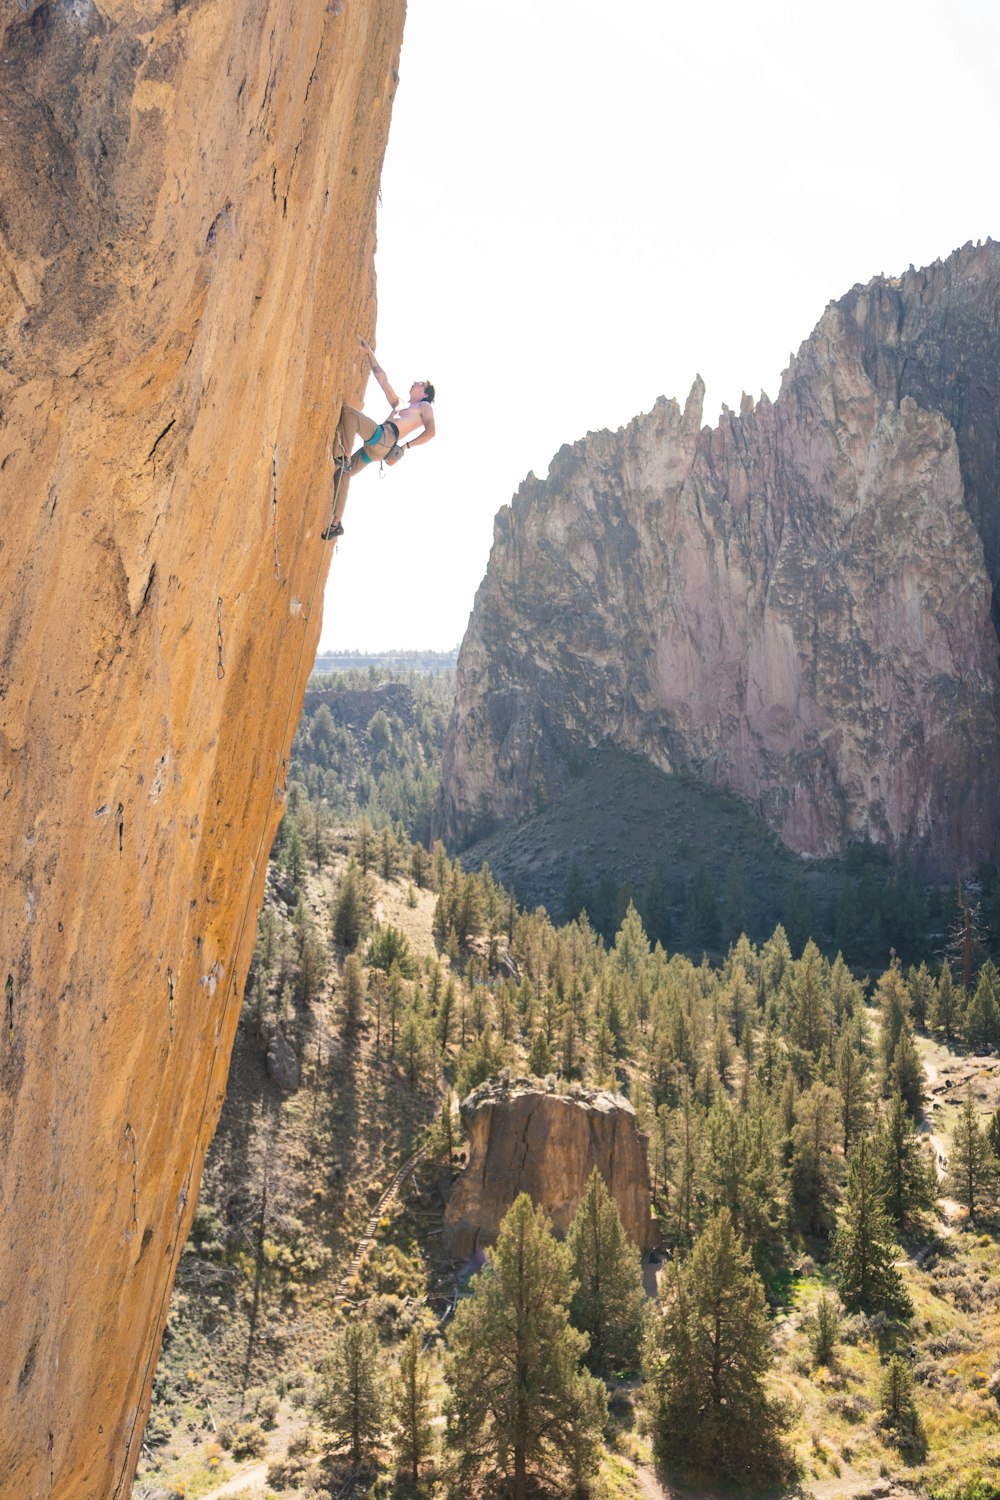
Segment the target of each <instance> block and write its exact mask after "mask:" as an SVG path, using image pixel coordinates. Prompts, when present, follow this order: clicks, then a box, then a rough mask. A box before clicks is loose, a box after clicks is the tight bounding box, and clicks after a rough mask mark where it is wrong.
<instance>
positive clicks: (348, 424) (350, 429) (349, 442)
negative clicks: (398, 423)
mask: <svg viewBox="0 0 1000 1500" xmlns="http://www.w3.org/2000/svg"><path fill="white" fill-rule="evenodd" d="M378 430H379V424H378V423H377V422H373V421H372V419H371V417H369V416H366V415H365V413H364V412H363V411H358V410H357V409H356V408H355V407H353V406H345V407H343V408H342V409H341V413H340V421H339V422H338V423H337V442H336V452H335V454H334V458H335V459H341V458H350V459H351V463H350V466H349V467H348V468H347V469H346V470H345V471H341V470H340V469H339V468H338V469H337V470H336V471H335V473H334V481H333V521H332V523H331V524H332V525H333V526H339V524H340V522H341V519H342V517H343V514H344V506H345V505H346V504H347V485H348V481H349V479H350V477H351V475H352V474H356V473H357V472H358V470H359V469H360V468H361V467H362V463H363V460H362V457H361V454H362V452H363V450H362V449H361V448H359V449H358V451H357V453H354V454H353V457H352V452H353V448H354V444H355V441H356V439H357V438H358V437H360V438H361V440H362V442H363V443H367V442H369V441H370V439H371V438H373V437H374V436H375V433H376V432H378Z"/></svg>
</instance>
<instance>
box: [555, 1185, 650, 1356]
mask: <svg viewBox="0 0 1000 1500" xmlns="http://www.w3.org/2000/svg"><path fill="white" fill-rule="evenodd" d="M566 1243H567V1244H568V1246H569V1248H570V1252H571V1254H572V1257H573V1260H572V1273H573V1276H574V1277H575V1279H576V1282H577V1288H576V1291H575V1292H574V1293H573V1300H572V1301H571V1303H570V1309H569V1312H570V1318H571V1319H572V1321H573V1324H574V1326H575V1327H577V1328H579V1329H581V1330H582V1331H583V1332H584V1333H586V1334H588V1335H589V1337H590V1347H589V1349H588V1350H587V1354H586V1362H587V1365H588V1367H589V1368H590V1369H591V1370H593V1371H594V1373H595V1374H597V1375H607V1374H609V1373H610V1372H611V1371H612V1370H614V1369H630V1368H634V1367H635V1366H636V1365H637V1364H638V1361H639V1349H640V1345H641V1343H642V1314H643V1308H644V1306H645V1294H644V1292H643V1287H642V1270H641V1266H640V1258H639V1251H638V1249H637V1248H636V1246H635V1245H633V1243H632V1241H631V1240H630V1239H629V1237H628V1235H627V1234H626V1233H625V1229H624V1227H623V1225H622V1221H621V1216H620V1214H619V1212H618V1205H617V1204H616V1203H615V1200H614V1199H613V1198H612V1196H611V1194H610V1193H609V1192H608V1189H607V1186H606V1184H605V1181H604V1178H603V1177H602V1176H601V1174H600V1172H599V1171H598V1170H597V1168H596V1167H595V1168H594V1170H593V1172H592V1173H591V1174H590V1181H589V1182H588V1183H587V1191H586V1192H585V1193H584V1195H583V1198H582V1200H581V1202H580V1206H579V1208H578V1209H577V1211H576V1213H575V1215H574V1217H573V1222H572V1223H571V1224H570V1226H569V1232H568V1233H567V1236H566Z"/></svg>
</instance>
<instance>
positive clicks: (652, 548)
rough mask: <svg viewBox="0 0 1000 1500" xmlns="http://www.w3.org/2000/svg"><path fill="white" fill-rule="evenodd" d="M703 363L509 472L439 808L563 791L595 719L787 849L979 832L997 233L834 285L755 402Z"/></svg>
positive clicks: (960, 858)
mask: <svg viewBox="0 0 1000 1500" xmlns="http://www.w3.org/2000/svg"><path fill="white" fill-rule="evenodd" d="M702 396H703V387H702V385H701V383H700V381H698V382H696V383H695V386H694V389H693V390H692V391H691V394H690V396H689V398H688V401H687V403H686V405H685V407H684V410H683V411H681V410H680V408H679V407H678V405H677V403H676V402H674V401H666V400H663V399H661V400H660V401H658V402H657V404H656V406H655V407H654V409H653V411H652V412H650V413H649V414H648V415H646V416H642V417H638V418H636V420H635V421H633V422H632V423H631V424H630V425H629V426H628V427H626V428H624V429H622V430H620V431H618V432H600V433H592V434H590V435H588V437H587V438H586V439H584V440H583V441H581V442H578V443H575V444H574V445H573V446H571V447H565V448H562V449H561V450H560V451H559V453H558V454H557V455H556V457H555V458H554V460H553V462H552V465H551V468H550V472H549V476H548V478H547V479H546V480H544V481H539V480H536V479H535V478H534V477H533V476H529V478H528V479H527V480H526V482H525V483H524V485H523V486H522V487H521V490H520V491H519V493H518V494H517V496H516V497H515V499H514V502H513V504H512V505H511V506H509V507H506V506H505V507H504V508H503V509H502V510H501V512H500V513H499V515H498V517H497V521H496V527H495V533H494V544H493V551H492V554H491V557H490V563H489V568H488V571H487V574H486V577H485V579H484V580H483V583H482V584H481V586H480V589H479V592H478V594H477V596H476V603H475V608H474V611H473V615H472V618H471V621H470V624H469V629H468V632H467V634H466V637H465V640H464V642H463V646H462V651H461V656H460V660H459V667H458V683H457V703H456V707H455V711H454V715H453V719H452V723H451V727H450V730H449V736H448V741H447V745H446V748H445V763H444V775H443V788H442V796H441V802H440V806H439V818H438V822H439V827H440V829H441V830H442V832H443V833H444V834H445V836H446V837H448V838H449V839H450V840H451V841H453V842H456V843H461V842H463V841H464V840H465V839H467V838H468V837H470V836H474V835H475V833H476V830H477V826H481V825H482V824H483V822H484V821H486V823H487V826H488V823H489V820H491V819H493V820H500V821H507V820H510V819H515V818H518V817H520V816H522V815H524V814H525V813H527V812H529V811H530V810H531V809H532V808H533V806H534V805H535V804H536V802H537V801H538V800H539V799H541V800H546V799H550V798H552V797H555V796H558V795H559V793H560V792H561V791H562V790H564V789H565V787H566V786H567V784H568V782H569V780H570V778H571V776H572V765H573V761H574V756H575V755H576V754H577V753H578V752H579V751H580V750H581V748H587V747H592V746H595V745H598V744H600V743H601V742H602V741H610V742H612V743H613V744H615V745H618V746H620V747H622V748H624V749H626V750H630V751H639V752H641V753H642V754H643V755H644V756H646V757H647V758H648V759H649V760H650V761H651V762H652V763H653V764H654V765H655V766H657V767H659V768H660V769H661V770H664V771H667V772H670V771H679V770H683V771H687V772H694V773H695V774H696V775H698V776H700V777H702V778H703V779H704V780H705V781H707V782H709V783H711V784H714V785H719V786H724V787H727V788H730V789H732V790H734V791H736V792H738V793H740V794H741V795H742V796H743V797H745V798H746V799H747V800H748V802H749V803H750V805H751V806H752V807H753V808H754V809H755V810H756V811H757V812H758V813H759V814H760V816H761V817H762V818H763V819H764V820H765V822H766V823H767V824H768V825H769V826H770V827H771V828H772V829H773V830H774V831H775V832H776V833H777V834H778V835H779V837H780V838H781V839H782V840H783V841H784V843H785V844H786V845H788V846H789V847H790V848H791V849H793V850H795V851H797V852H799V853H802V854H808V855H826V854H833V853H837V852H839V851H841V850H842V849H843V848H844V846H845V844H847V843H848V842H850V841H852V840H858V839H871V840H872V841H873V842H874V843H877V844H882V845H884V846H886V847H888V848H889V849H890V850H896V849H899V848H905V849H907V850H911V851H913V852H915V853H916V854H917V855H918V856H919V857H920V858H921V859H922V861H923V863H924V865H925V868H928V869H931V870H936V871H939V872H947V873H951V872H953V871H954V869H955V868H956V867H958V868H968V867H970V866H972V865H974V864H975V863H976V862H977V861H978V860H979V859H981V858H983V857H987V856H992V855H995V853H996V851H997V848H998V828H1000V820H998V819H1000V815H998V806H997V800H996V786H997V772H998V728H1000V674H998V669H997V652H998V643H997V633H996V629H995V626H994V622H993V620H992V619H991V596H992V589H993V587H994V586H995V585H996V584H997V583H998V581H1000V501H998V493H1000V460H998V457H997V455H998V453H1000V246H998V245H997V244H995V243H993V242H988V243H987V244H985V245H983V246H979V247H973V246H971V245H970V246H966V247H965V249H963V250H961V251H958V252H956V253H955V254H954V255H953V256H951V257H950V258H949V259H948V260H947V261H945V262H943V263H942V262H938V263H937V264H936V265H934V266H932V267H930V268H928V269H926V270H923V271H912V270H911V271H910V272H908V273H907V274H906V275H904V276H902V277H900V278H898V279H895V280H888V279H886V278H883V277H880V278H878V279H876V280H875V281H873V282H872V283H871V284H870V285H869V286H867V287H856V288H854V290H853V291H852V292H850V293H848V295H847V296H846V297H844V298H842V299H841V300H840V301H839V302H836V303H832V304H831V305H830V306H829V307H828V309H827V311H826V312H825V313H824V315H823V317H822V319H821V320H820V322H819V324H818V326H817V328H816V330H815V331H814V333H813V334H812V335H811V337H810V338H809V339H808V340H807V341H806V342H805V343H804V344H803V346H802V348H801V349H800V351H799V354H798V356H797V357H796V358H795V359H794V360H793V362H792V364H791V367H790V369H789V370H788V371H787V372H786V374H785V377H784V379H783V382H782V387H781V392H780V394H779V396H778V398H777V400H776V401H775V402H773V403H772V402H770V401H768V400H767V399H766V398H764V399H762V400H761V402H760V403H759V404H758V405H756V406H755V405H754V403H753V401H752V400H750V398H749V397H744V399H743V403H742V406H741V410H740V412H739V414H735V413H732V412H726V413H725V415H724V416H723V419H722V421H721V423H720V424H719V426H718V427H716V428H714V429H712V428H708V427H703V426H702V422H701V416H702Z"/></svg>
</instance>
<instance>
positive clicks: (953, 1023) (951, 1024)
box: [930, 962, 960, 1047]
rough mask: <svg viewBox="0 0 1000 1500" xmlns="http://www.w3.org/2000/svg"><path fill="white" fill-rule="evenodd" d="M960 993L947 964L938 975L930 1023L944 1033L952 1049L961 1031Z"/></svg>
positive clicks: (932, 1000)
mask: <svg viewBox="0 0 1000 1500" xmlns="http://www.w3.org/2000/svg"><path fill="white" fill-rule="evenodd" d="M959 1000H960V993H959V991H958V990H956V988H955V985H954V983H953V981H952V977H951V968H950V966H949V964H948V963H947V962H946V963H945V964H944V965H943V967H942V969H941V973H940V974H939V975H938V982H937V988H936V989H935V991H934V995H933V997H932V999H931V1007H930V1023H931V1025H932V1026H933V1027H934V1029H935V1030H936V1031H943V1032H944V1039H945V1041H946V1042H947V1043H948V1046H949V1047H950V1046H951V1044H952V1042H953V1041H954V1039H955V1036H956V1034H957V1032H958V1029H959V1011H960V1006H959Z"/></svg>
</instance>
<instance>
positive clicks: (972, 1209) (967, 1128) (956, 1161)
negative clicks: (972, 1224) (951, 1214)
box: [947, 1084, 1000, 1221]
mask: <svg viewBox="0 0 1000 1500" xmlns="http://www.w3.org/2000/svg"><path fill="white" fill-rule="evenodd" d="M947 1186H948V1190H949V1191H950V1192H951V1193H952V1194H953V1196H954V1197H955V1198H957V1199H958V1201H959V1203H962V1204H964V1205H965V1207H966V1208H967V1209H968V1210H969V1218H970V1219H971V1220H973V1221H975V1220H976V1219H978V1218H980V1217H981V1216H982V1215H983V1214H985V1213H989V1212H990V1211H992V1209H993V1208H994V1207H995V1206H996V1201H997V1195H998V1189H1000V1173H998V1170H997V1158H996V1156H995V1155H994V1152H993V1149H992V1147H991V1145H990V1140H989V1137H988V1136H987V1132H986V1130H985V1129H984V1127H983V1125H982V1123H981V1122H980V1120H979V1117H978V1115H977V1113H976V1106H975V1101H974V1100H973V1097H972V1086H971V1084H970V1085H968V1086H967V1087H966V1090H965V1098H964V1099H963V1100H962V1108H961V1112H960V1114H959V1117H958V1120H957V1121H956V1124H955V1132H954V1137H953V1139H952V1148H951V1158H950V1161H949V1163H948V1177H947Z"/></svg>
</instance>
